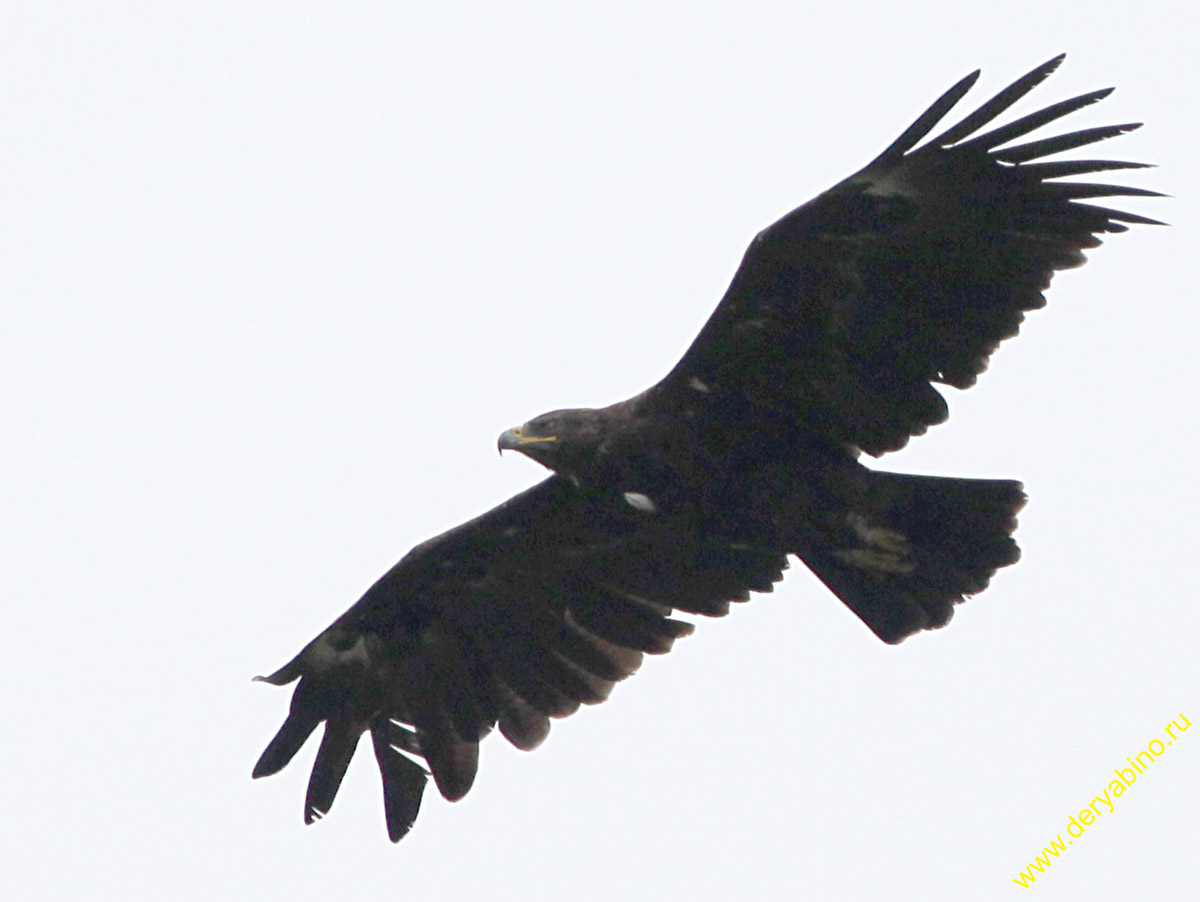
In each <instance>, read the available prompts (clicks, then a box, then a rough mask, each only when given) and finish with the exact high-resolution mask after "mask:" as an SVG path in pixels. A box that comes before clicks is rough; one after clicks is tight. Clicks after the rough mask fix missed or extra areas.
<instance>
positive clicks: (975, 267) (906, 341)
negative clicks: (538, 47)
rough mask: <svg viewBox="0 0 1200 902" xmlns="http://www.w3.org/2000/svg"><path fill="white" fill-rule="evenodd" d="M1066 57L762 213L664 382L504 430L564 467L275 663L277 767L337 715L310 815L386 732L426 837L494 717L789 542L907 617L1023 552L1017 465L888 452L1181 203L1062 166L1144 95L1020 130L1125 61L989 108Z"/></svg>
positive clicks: (721, 596) (740, 586) (714, 611)
mask: <svg viewBox="0 0 1200 902" xmlns="http://www.w3.org/2000/svg"><path fill="white" fill-rule="evenodd" d="M1062 59H1063V57H1062V56H1059V57H1056V58H1054V59H1052V60H1050V61H1048V62H1046V63H1045V64H1043V65H1041V66H1038V67H1037V68H1036V69H1034V70H1033V71H1031V72H1029V73H1028V74H1027V75H1025V76H1024V77H1022V78H1020V79H1018V80H1017V81H1015V82H1014V83H1013V84H1012V85H1010V86H1009V87H1007V88H1005V89H1004V90H1003V91H1001V92H1000V93H999V94H997V95H996V96H995V97H993V98H992V99H990V100H988V101H987V102H986V103H984V104H983V105H982V106H980V107H979V108H978V109H976V110H975V111H974V112H972V113H970V114H969V115H967V116H966V117H965V118H963V119H962V120H960V121H958V122H957V123H956V124H954V125H952V126H950V127H949V128H947V129H946V130H945V131H942V132H940V133H939V134H937V135H936V136H934V137H932V138H928V139H927V136H928V135H929V133H930V132H931V131H932V130H933V129H934V128H935V126H936V125H937V124H938V123H939V122H940V121H941V120H942V119H943V118H944V117H945V116H946V114H947V113H948V112H949V111H950V109H951V108H952V107H954V106H955V105H956V104H957V103H958V102H959V101H960V100H961V99H962V98H963V96H964V95H965V94H966V93H967V92H968V90H969V89H970V88H971V87H972V85H973V84H974V83H975V81H976V79H977V78H978V76H979V72H978V71H976V72H973V73H972V74H970V75H968V76H967V77H965V78H963V79H962V80H961V81H959V82H958V83H957V84H955V85H954V86H953V87H952V88H950V89H949V90H948V91H946V92H945V93H944V94H942V96H941V97H939V98H938V99H937V100H936V101H935V102H934V103H933V105H932V106H930V107H929V109H927V110H926V111H925V112H924V113H922V114H921V115H920V116H919V117H918V118H917V120H916V121H915V122H914V123H913V124H912V125H911V126H909V127H908V128H907V129H906V130H905V131H904V133H903V134H901V135H900V137H898V138H897V139H896V140H895V141H893V142H892V143H891V144H890V145H889V146H888V147H887V148H886V149H885V150H884V151H883V153H881V154H879V156H877V157H876V158H875V159H874V160H872V161H871V162H870V163H868V164H867V165H866V166H865V167H863V168H862V169H860V170H859V171H858V172H856V173H854V174H853V175H851V176H850V177H849V178H847V179H845V180H844V181H842V182H840V183H839V184H837V185H835V186H834V187H832V188H830V189H829V190H828V191H826V192H824V193H823V194H821V195H819V196H818V197H816V198H815V199H813V200H811V201H809V202H808V203H806V204H804V205H803V206H801V207H798V208H797V209H795V210H793V211H792V212H790V213H788V214H787V215H786V216H784V217H783V218H782V219H780V220H779V221H778V222H776V223H775V224H774V225H771V226H769V227H768V228H766V229H764V230H763V231H762V232H760V233H759V234H758V235H756V236H755V238H754V240H753V241H752V242H751V244H750V247H749V248H748V249H747V251H746V253H745V255H744V257H743V258H742V261H741V264H740V266H739V267H738V269H737V271H736V273H735V274H734V277H733V281H732V283H731V284H730V286H729V288H728V290H727V291H726V292H725V295H724V297H723V298H722V299H721V302H720V303H719V304H718V305H717V308H716V310H715V311H714V313H713V314H712V316H711V318H710V319H709V320H708V321H707V323H706V324H705V325H704V327H703V328H702V329H701V330H700V333H699V335H698V336H697V337H696V339H695V340H694V341H693V342H692V344H691V346H690V347H689V348H688V350H687V351H686V353H685V354H684V355H683V357H682V359H681V360H679V362H678V363H677V364H676V365H675V367H674V368H673V369H672V370H671V371H670V372H669V373H668V374H667V375H666V377H665V378H663V379H662V381H660V382H659V383H658V384H656V385H654V386H652V387H650V388H649V389H647V390H646V391H644V392H642V393H641V394H639V395H637V396H635V397H633V398H630V399H628V400H626V401H621V402H619V403H617V404H613V405H612V406H610V407H604V408H601V409H594V410H593V409H579V410H556V411H553V412H550V413H546V414H543V415H541V416H538V417H535V418H533V419H532V420H530V421H529V422H527V423H525V424H523V425H521V426H517V427H514V428H512V429H509V430H507V431H506V432H504V433H503V434H502V435H501V436H500V439H499V448H500V450H501V452H503V451H506V450H511V451H517V452H520V453H522V454H525V455H527V456H528V457H530V458H532V459H533V460H535V461H537V462H538V463H540V464H542V465H543V466H545V467H546V468H547V469H548V470H550V471H551V475H550V476H549V477H548V478H546V479H545V480H544V481H542V482H540V483H539V484H537V485H535V486H533V487H532V488H530V489H528V490H526V491H524V492H522V493H521V494H519V495H517V496H515V497H514V498H511V499H510V500H508V501H506V502H505V503H503V504H501V505H500V506H499V507H496V508H495V509H493V510H490V511H488V512H486V513H484V514H482V515H481V516H479V517H477V518H475V519H474V520H471V521H469V522H467V523H464V524H462V525H461V526H458V527H456V528H454V529H451V530H450V531H449V532H446V533H444V534H442V535H440V536H437V537H435V538H432V539H429V540H428V541H426V542H424V543H422V544H420V545H418V546H417V547H416V548H414V549H413V550H412V551H410V552H409V553H408V554H407V555H405V556H404V558H403V559H402V560H401V561H400V562H399V563H397V564H396V565H395V566H394V567H393V568H392V569H391V570H389V571H388V572H387V573H385V574H384V575H383V577H381V578H380V579H379V581H378V582H376V583H375V584H374V585H373V586H371V588H370V589H368V590H367V592H366V594H364V595H363V596H362V598H361V599H360V600H359V601H358V602H357V603H356V604H354V606H353V607H351V608H350V609H349V610H348V611H346V613H344V614H343V615H342V616H341V617H339V618H337V620H335V621H334V622H333V624H332V625H331V626H330V627H329V628H328V629H326V630H325V631H324V632H322V633H321V634H320V635H319V636H317V638H316V639H314V640H313V641H312V642H310V643H309V644H308V645H307V646H306V647H305V648H304V649H303V650H302V651H301V652H300V653H299V654H298V655H297V656H296V657H295V658H293V659H292V660H291V661H290V662H289V663H287V664H285V665H284V666H283V667H282V668H280V669H279V670H277V671H276V672H275V673H273V674H271V675H270V676H267V677H259V678H258V679H260V680H265V681H266V682H268V683H271V684H274V685H277V686H282V685H286V684H289V683H292V682H293V681H296V680H299V683H298V685H297V686H296V689H295V692H294V694H293V695H292V699H291V707H290V710H289V712H288V714H287V717H286V719H285V721H284V723H283V726H282V727H281V728H280V730H279V731H278V733H276V734H275V737H274V738H273V739H272V740H271V741H270V743H269V744H268V746H267V748H266V750H265V751H264V752H263V754H262V757H261V758H259V760H258V763H257V764H256V766H255V768H254V772H253V774H254V776H255V777H263V776H267V775H269V774H274V773H276V772H278V771H280V770H281V769H282V768H284V767H285V766H286V765H287V764H288V763H289V762H290V761H291V760H292V758H293V757H294V756H295V755H296V753H297V752H298V751H299V749H300V748H301V746H302V745H303V744H304V743H305V742H306V741H307V739H308V737H309V736H310V735H311V734H312V733H313V732H314V731H315V730H316V728H317V727H318V726H319V725H321V724H322V723H323V724H324V732H323V735H322V738H321V742H320V747H319V749H318V751H317V754H316V759H315V762H314V764H313V768H312V774H311V778H310V780H309V782H308V791H307V794H306V798H305V802H304V821H305V823H312V822H313V821H314V820H316V819H319V818H320V817H322V816H324V814H325V813H326V812H328V811H329V809H330V806H331V805H332V804H333V801H334V797H335V796H336V794H337V791H338V787H339V784H340V783H341V781H342V777H343V775H344V774H345V772H346V769H347V767H348V765H349V763H350V759H351V757H352V756H353V755H354V752H355V750H356V748H357V746H358V743H359V739H360V737H361V736H362V734H363V733H364V732H366V733H370V736H371V743H372V746H373V748H374V753H375V760H376V763H377V764H378V768H379V773H380V775H381V777H382V781H383V801H384V812H385V817H386V823H387V831H388V835H389V837H390V838H391V840H392V841H393V842H395V841H399V840H400V838H401V837H403V836H404V835H405V834H406V833H407V832H408V831H409V830H410V829H411V827H412V825H413V822H414V820H415V819H416V817H417V813H418V809H419V807H420V804H421V797H422V794H423V791H424V788H425V785H426V783H427V780H428V777H429V776H431V775H432V777H433V780H434V782H435V783H436V785H437V788H438V791H439V792H440V793H441V795H442V796H444V797H445V798H446V799H448V800H451V801H454V800H457V799H461V798H462V797H463V796H464V795H466V793H467V792H468V791H469V790H470V789H471V785H472V783H473V782H474V780H475V775H476V771H477V768H478V762H479V743H480V741H481V740H482V739H483V738H484V737H485V736H487V735H488V734H489V733H490V732H491V731H492V730H493V729H496V728H497V727H498V728H499V731H500V733H501V734H502V735H503V736H504V737H505V738H506V739H507V740H508V741H509V742H511V743H512V744H513V745H515V746H516V747H517V748H519V749H525V750H529V749H533V748H535V747H536V746H537V745H538V744H539V743H541V742H542V741H543V740H544V739H545V738H546V736H547V733H548V732H549V729H550V721H551V719H554V718H561V717H566V716H567V715H569V714H572V713H574V712H575V711H576V710H578V708H579V707H580V705H591V704H596V703H598V702H601V701H603V700H604V699H605V698H607V697H608V695H609V693H610V691H611V690H612V689H613V687H614V685H615V684H616V683H618V682H619V681H621V680H623V679H625V678H626V677H628V676H629V675H630V674H632V673H633V672H634V671H636V670H637V669H638V667H639V665H640V664H641V662H642V659H643V656H644V655H647V654H650V655H657V654H662V653H664V652H667V651H669V650H670V648H671V646H672V643H674V641H675V640H676V639H679V638H681V637H683V636H686V635H688V634H689V633H691V632H692V630H693V624H692V622H690V621H688V620H681V619H678V618H676V617H673V616H672V615H673V614H674V613H675V612H685V613H687V614H693V615H701V616H704V617H719V616H722V615H724V614H726V613H727V612H728V611H729V610H730V606H731V603H733V602H743V601H747V600H748V599H749V598H750V593H752V592H770V591H771V590H772V587H773V585H774V584H775V583H776V582H778V581H779V580H780V579H782V577H783V572H784V570H785V569H786V568H787V567H788V560H789V556H790V555H794V556H796V557H798V558H799V559H800V560H801V561H803V563H804V564H805V565H807V566H808V567H809V568H810V569H811V570H812V571H813V572H814V573H815V574H816V575H817V577H819V578H820V580H821V581H822V582H823V583H824V584H825V585H826V586H827V587H828V588H829V589H830V590H831V591H832V592H833V594H834V595H836V596H837V597H838V598H839V599H841V601H842V602H843V603H844V604H845V605H846V606H847V607H848V608H850V610H851V611H853V612H854V613H855V614H856V615H857V616H858V617H859V618H861V620H862V621H863V622H864V623H865V624H866V626H867V627H868V628H869V629H870V630H871V631H872V632H873V633H875V635H876V636H878V637H879V638H880V639H882V640H883V641H884V642H888V643H895V642H899V641H901V640H902V639H904V638H905V637H906V636H909V635H912V634H913V633H916V632H918V631H920V630H926V629H936V628H939V627H942V626H944V625H945V624H946V623H947V622H948V621H949V620H950V616H951V614H952V613H953V610H954V606H955V605H956V604H958V603H960V602H962V601H963V600H964V599H965V598H966V597H968V596H971V595H975V594H977V593H979V592H981V591H983V590H984V589H985V588H986V587H987V585H988V582H989V580H990V578H991V577H992V575H993V574H994V573H995V572H996V571H997V570H998V569H999V568H1001V567H1006V566H1008V565H1010V564H1013V563H1015V562H1016V560H1017V558H1018V556H1019V551H1018V548H1017V545H1016V543H1015V542H1014V540H1013V538H1012V533H1013V530H1014V529H1015V527H1016V514H1017V512H1018V510H1019V509H1020V508H1021V506H1022V505H1023V503H1024V501H1025V495H1024V493H1023V491H1022V487H1021V484H1020V483H1019V482H1015V481H1011V480H997V479H962V478H944V477H935V476H914V475H906V474H902V473H889V472H883V471H880V470H873V469H870V468H868V467H866V466H864V465H863V463H862V462H861V457H862V454H863V452H865V453H866V454H867V455H870V456H873V457H877V456H879V455H882V454H885V453H887V452H890V451H895V450H897V449H899V448H901V447H902V446H903V445H905V443H906V442H908V440H909V438H910V437H912V436H915V435H921V434H922V433H924V432H925V430H926V429H928V428H929V427H930V426H933V425H935V424H938V423H941V422H942V421H943V420H945V419H946V418H947V407H946V402H945V400H944V399H943V397H942V396H941V395H940V394H939V393H938V391H937V390H936V389H935V387H934V386H935V384H939V383H940V384H944V385H950V386H953V387H954V388H958V389H965V388H968V387H970V386H971V385H973V384H975V381H976V379H977V378H978V377H979V374H980V373H982V372H983V370H984V369H985V367H986V366H987V362H988V358H989V356H990V355H991V354H992V352H993V351H994V350H995V349H996V347H997V346H998V345H999V343H1000V342H1001V341H1003V340H1004V339H1006V338H1010V337H1012V336H1014V335H1016V334H1017V330H1018V327H1019V325H1020V323H1021V321H1022V319H1023V318H1024V315H1025V313H1026V311H1029V310H1035V309H1037V308H1039V307H1042V306H1043V305H1044V304H1045V298H1044V295H1043V292H1044V291H1045V290H1046V288H1047V287H1048V286H1049V284H1050V280H1051V277H1052V275H1053V274H1054V273H1055V272H1056V271H1058V270H1062V269H1070V268H1072V267H1076V266H1079V265H1080V264H1082V263H1083V262H1084V254H1083V252H1084V251H1085V250H1088V249H1091V248H1094V247H1097V246H1098V245H1099V244H1100V239H1099V237H1098V235H1100V234H1101V233H1112V232H1123V231H1126V230H1127V228H1128V225H1127V224H1154V225H1158V224H1160V223H1158V222H1157V221H1156V220H1153V219H1149V218H1146V217H1144V216H1139V215H1136V214H1133V213H1127V212H1121V211H1118V210H1113V209H1109V208H1107V207H1103V206H1098V205H1096V204H1094V203H1091V202H1090V201H1092V200H1094V199H1096V198H1103V197H1107V196H1121V195H1124V196H1161V195H1158V193H1157V192H1154V191H1148V190H1145V189H1141V188H1132V187H1123V186H1118V185H1109V184H1096V183H1092V182H1086V181H1082V182H1081V181H1078V180H1070V181H1064V180H1062V179H1063V178H1064V177H1069V176H1078V175H1083V174H1090V173H1097V172H1104V171H1107V170H1119V169H1134V168H1141V167H1143V166H1144V165H1145V164H1140V163H1128V162H1118V161H1113V160H1102V159H1084V160H1077V159H1072V160H1060V159H1056V160H1053V161H1048V160H1045V159H1044V158H1045V157H1048V156H1051V155H1054V154H1058V153H1060V152H1062V151H1070V150H1074V149H1075V148H1080V147H1084V146H1086V145H1089V144H1092V143H1094V142H1097V141H1101V140H1104V139H1107V138H1112V137H1115V136H1117V135H1121V134H1123V133H1126V132H1129V131H1131V130H1132V129H1135V128H1138V127H1139V125H1140V123H1137V124H1123V125H1112V126H1106V127H1099V128H1087V129H1083V130H1080V131H1073V132H1070V133H1067V134H1059V135H1056V136H1053V137H1047V138H1042V139H1039V140H1027V141H1025V142H1024V143H1015V144H1014V143H1012V142H1014V141H1016V140H1017V139H1023V138H1024V137H1025V136H1026V135H1028V134H1029V133H1030V132H1033V131H1034V130H1035V129H1038V128H1040V127H1042V126H1045V125H1047V124H1049V123H1051V122H1054V121H1055V120H1058V119H1060V118H1062V117H1064V116H1067V115H1069V114H1071V113H1074V112H1075V111H1077V110H1080V109H1082V108H1084V107H1086V106H1090V105H1091V104H1093V103H1095V102H1097V101H1099V100H1101V99H1102V98H1104V97H1106V96H1107V95H1108V94H1109V93H1111V89H1107V90H1100V91H1093V92H1090V93H1087V94H1082V95H1080V96H1078V97H1073V98H1071V99H1069V100H1063V101H1060V102H1059V103H1055V104H1053V105H1052V106H1048V107H1046V108H1045V109H1042V110H1039V111H1037V112H1034V113H1030V114H1028V115H1026V116H1024V117H1022V118H1018V119H1016V120H1015V121H1012V122H1009V123H1007V124H1005V125H1000V126H994V127H991V128H990V130H986V131H982V132H981V129H983V128H984V127H985V126H988V125H989V124H990V123H992V122H993V120H995V119H996V117H998V116H999V115H1000V114H1002V113H1003V112H1004V111H1005V110H1007V109H1008V108H1009V107H1010V106H1011V105H1012V104H1014V103H1015V102H1016V101H1018V100H1019V99H1021V98H1022V97H1023V96H1024V95H1025V94H1027V93H1028V92H1029V91H1030V90H1032V89H1033V88H1034V87H1035V86H1037V85H1038V84H1039V83H1040V82H1042V81H1043V80H1044V79H1045V78H1046V77H1047V76H1048V75H1050V74H1051V73H1052V72H1053V71H1054V70H1055V69H1056V68H1057V67H1058V66H1059V64H1060V63H1061V62H1062ZM926 139H927V140H926Z"/></svg>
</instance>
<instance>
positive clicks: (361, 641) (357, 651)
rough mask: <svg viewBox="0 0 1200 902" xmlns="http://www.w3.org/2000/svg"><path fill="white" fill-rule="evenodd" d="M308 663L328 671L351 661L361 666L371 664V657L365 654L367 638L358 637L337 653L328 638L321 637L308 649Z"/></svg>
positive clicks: (326, 636)
mask: <svg viewBox="0 0 1200 902" xmlns="http://www.w3.org/2000/svg"><path fill="white" fill-rule="evenodd" d="M308 655H309V663H310V664H311V665H312V666H313V667H316V668H318V669H320V670H328V669H329V668H330V667H333V666H335V665H337V664H347V663H349V662H351V661H358V662H360V663H362V664H363V665H369V664H370V663H371V656H370V654H368V653H367V637H366V636H359V637H358V639H357V640H355V642H354V644H353V645H351V646H350V647H349V648H347V649H346V650H345V651H339V650H338V649H337V648H335V647H334V645H333V643H332V642H330V641H329V636H328V635H324V636H321V638H319V639H318V640H317V641H316V642H314V643H313V644H312V646H311V648H310V649H309V653H308Z"/></svg>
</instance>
